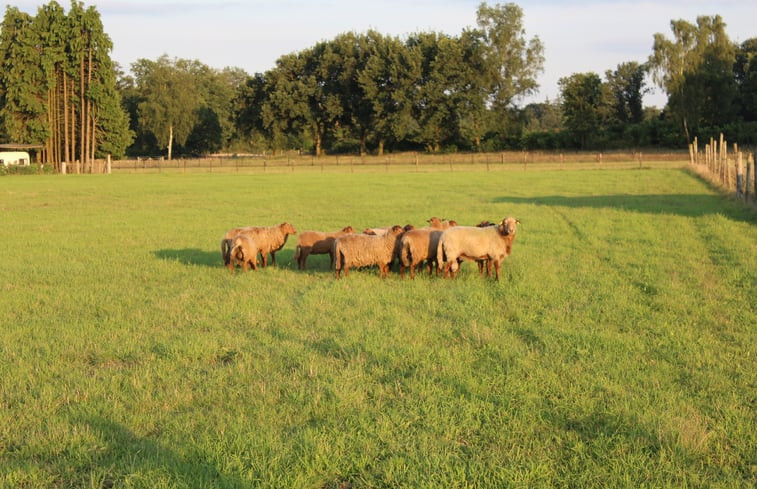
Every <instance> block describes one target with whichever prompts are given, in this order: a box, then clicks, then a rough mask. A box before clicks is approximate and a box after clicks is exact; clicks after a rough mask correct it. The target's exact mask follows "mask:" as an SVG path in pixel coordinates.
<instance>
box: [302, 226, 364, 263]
mask: <svg viewBox="0 0 757 489" xmlns="http://www.w3.org/2000/svg"><path fill="white" fill-rule="evenodd" d="M354 232H355V230H354V229H353V228H352V226H347V227H345V228H342V229H340V230H339V231H333V232H321V231H303V232H301V233H300V234H299V235H298V236H297V246H296V247H295V250H294V260H295V261H296V262H297V266H298V268H299V269H300V270H304V269H305V263H306V262H307V259H308V256H309V255H323V254H326V253H328V254H329V257H330V258H331V261H330V268H334V240H335V239H336V238H338V237H340V236H344V235H346V234H353V233H354Z"/></svg>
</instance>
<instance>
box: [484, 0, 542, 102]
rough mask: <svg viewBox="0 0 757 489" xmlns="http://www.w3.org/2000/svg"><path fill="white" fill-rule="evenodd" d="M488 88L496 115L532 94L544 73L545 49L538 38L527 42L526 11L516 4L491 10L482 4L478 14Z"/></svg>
mask: <svg viewBox="0 0 757 489" xmlns="http://www.w3.org/2000/svg"><path fill="white" fill-rule="evenodd" d="M476 19H477V24H478V30H477V31H475V32H476V34H477V35H478V36H480V39H481V42H482V44H483V48H484V50H485V52H484V55H483V57H484V60H485V65H483V66H481V70H486V75H487V81H488V84H489V100H488V101H489V103H490V104H491V106H492V108H493V109H494V110H495V111H503V110H506V109H508V108H510V107H511V106H512V104H513V102H514V100H515V99H516V98H518V97H521V96H526V95H530V94H533V93H534V92H535V91H536V89H537V88H538V87H539V85H538V83H537V81H536V79H537V77H538V76H539V74H540V73H541V72H542V71H543V66H544V46H543V44H542V42H541V40H540V39H539V37H538V36H534V37H532V38H531V39H526V32H525V29H524V28H523V10H522V9H521V8H520V7H519V6H518V5H516V4H514V3H507V4H504V5H500V4H497V5H495V6H493V7H490V6H489V5H487V4H486V2H484V3H481V4H480V5H479V7H478V10H477V12H476Z"/></svg>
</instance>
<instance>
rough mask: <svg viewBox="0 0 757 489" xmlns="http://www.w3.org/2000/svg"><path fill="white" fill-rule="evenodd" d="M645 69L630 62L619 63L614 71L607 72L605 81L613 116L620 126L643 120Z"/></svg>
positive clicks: (645, 90)
mask: <svg viewBox="0 0 757 489" xmlns="http://www.w3.org/2000/svg"><path fill="white" fill-rule="evenodd" d="M645 76H646V67H645V66H644V65H641V64H639V63H637V62H636V61H630V62H627V63H621V64H619V65H618V67H617V68H616V69H615V71H611V70H607V71H606V72H605V79H606V80H607V86H608V89H609V91H610V95H611V100H610V104H611V105H612V109H613V114H612V116H613V117H614V118H615V119H616V120H617V121H618V122H620V123H621V124H628V123H632V124H637V123H639V122H641V121H642V120H643V119H644V94H645V93H647V92H648V89H647V88H646V87H645V84H646V82H645V81H644V78H645Z"/></svg>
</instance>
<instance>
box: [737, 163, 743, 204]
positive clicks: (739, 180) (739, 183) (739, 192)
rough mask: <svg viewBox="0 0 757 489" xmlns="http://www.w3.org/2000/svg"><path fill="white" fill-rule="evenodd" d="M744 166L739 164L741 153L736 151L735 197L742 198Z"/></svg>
mask: <svg viewBox="0 0 757 489" xmlns="http://www.w3.org/2000/svg"><path fill="white" fill-rule="evenodd" d="M743 183H744V168H743V166H742V164H741V153H740V152H739V153H736V197H737V198H739V199H740V198H742V197H743V195H744V190H743V187H742V185H743Z"/></svg>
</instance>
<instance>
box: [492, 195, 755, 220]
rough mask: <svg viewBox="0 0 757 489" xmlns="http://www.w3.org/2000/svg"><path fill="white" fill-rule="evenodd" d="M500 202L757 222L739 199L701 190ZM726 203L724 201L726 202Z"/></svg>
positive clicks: (503, 200)
mask: <svg viewBox="0 0 757 489" xmlns="http://www.w3.org/2000/svg"><path fill="white" fill-rule="evenodd" d="M493 202H494V203H497V204H533V205H547V206H555V207H569V208H593V209H619V210H627V211H632V212H638V213H643V214H675V215H680V216H685V217H701V216H705V215H709V214H721V215H723V216H725V217H728V218H729V219H733V220H737V221H745V222H755V221H757V219H756V218H755V214H754V212H753V211H750V209H748V208H747V207H746V206H743V205H741V204H739V203H735V202H734V203H733V204H730V203H729V202H728V201H727V200H726V199H724V198H723V197H722V196H720V195H701V194H645V195H624V194H617V195H590V196H577V197H567V196H564V195H545V196H540V197H497V198H495V199H494V200H493ZM724 204H725V205H724Z"/></svg>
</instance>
